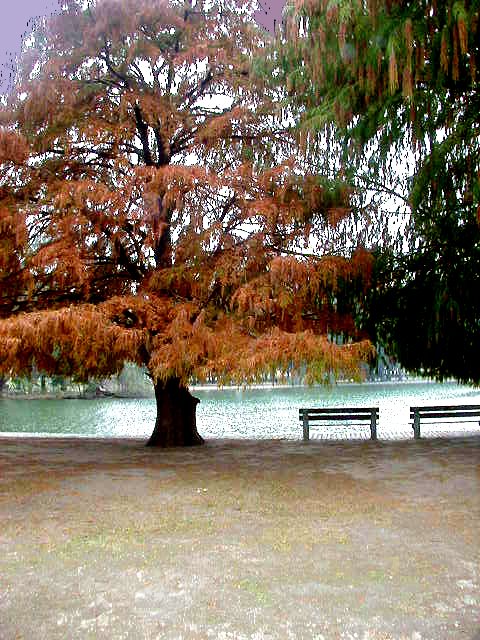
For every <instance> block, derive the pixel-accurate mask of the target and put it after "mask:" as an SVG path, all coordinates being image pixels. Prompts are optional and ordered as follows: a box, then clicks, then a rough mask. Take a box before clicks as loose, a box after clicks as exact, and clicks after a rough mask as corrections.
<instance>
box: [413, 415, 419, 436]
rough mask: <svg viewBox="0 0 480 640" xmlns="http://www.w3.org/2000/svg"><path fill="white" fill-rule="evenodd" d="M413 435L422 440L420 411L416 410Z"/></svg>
mask: <svg viewBox="0 0 480 640" xmlns="http://www.w3.org/2000/svg"><path fill="white" fill-rule="evenodd" d="M413 437H414V438H415V440H420V413H419V412H418V411H415V413H414V416H413Z"/></svg>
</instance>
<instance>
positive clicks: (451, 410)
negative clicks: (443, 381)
mask: <svg viewBox="0 0 480 640" xmlns="http://www.w3.org/2000/svg"><path fill="white" fill-rule="evenodd" d="M479 417H480V404H459V405H450V406H448V407H446V406H428V407H410V420H411V421H412V429H413V437H414V438H416V439H418V438H420V421H421V420H429V421H435V422H441V423H450V424H451V423H453V422H478V423H479V424H480V421H479Z"/></svg>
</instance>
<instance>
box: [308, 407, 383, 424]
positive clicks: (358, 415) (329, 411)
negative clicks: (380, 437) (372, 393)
mask: <svg viewBox="0 0 480 640" xmlns="http://www.w3.org/2000/svg"><path fill="white" fill-rule="evenodd" d="M372 414H373V415H374V416H375V418H376V419H377V420H378V407H322V408H320V409H300V410H299V418H300V420H303V419H304V418H307V419H308V420H309V422H311V421H315V420H365V421H366V420H371V418H372Z"/></svg>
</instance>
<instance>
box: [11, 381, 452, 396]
mask: <svg viewBox="0 0 480 640" xmlns="http://www.w3.org/2000/svg"><path fill="white" fill-rule="evenodd" d="M443 382H444V383H445V384H453V383H456V382H457V381H456V380H453V379H452V380H444V381H443ZM405 384H441V383H439V382H438V381H436V380H433V379H431V378H398V379H389V380H365V381H362V382H355V381H353V380H338V381H337V382H334V383H333V384H330V385H321V384H317V385H308V384H301V383H295V384H291V383H282V382H268V383H259V384H251V385H220V386H219V385H216V384H213V383H212V384H195V385H190V386H189V389H190V391H193V392H195V391H249V390H252V389H308V388H312V387H320V388H324V387H328V386H331V387H334V386H349V385H351V386H358V385H392V386H395V385H405ZM458 384H461V383H458ZM2 398H6V399H8V400H105V399H117V400H152V399H155V395H154V393H153V389H152V393H151V394H146V393H145V394H138V393H137V394H134V393H131V394H130V393H115V392H108V393H104V394H102V393H100V394H98V395H97V394H95V393H81V392H78V393H75V392H72V391H65V392H55V393H53V392H52V393H15V392H11V391H3V392H1V393H0V399H2Z"/></svg>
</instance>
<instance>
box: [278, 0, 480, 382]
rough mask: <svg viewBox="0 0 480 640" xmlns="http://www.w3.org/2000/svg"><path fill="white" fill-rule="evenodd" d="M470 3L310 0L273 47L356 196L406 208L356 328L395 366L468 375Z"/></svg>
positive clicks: (472, 176) (475, 80) (475, 176)
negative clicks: (333, 146) (331, 143)
mask: <svg viewBox="0 0 480 640" xmlns="http://www.w3.org/2000/svg"><path fill="white" fill-rule="evenodd" d="M479 12H480V2H479V1H478V0H465V1H463V0H446V1H442V2H437V1H436V0H412V1H411V2H403V1H401V0H369V1H368V2H357V1H356V0H338V1H334V2H332V1H327V0H308V1H307V0H305V1H303V2H299V3H296V4H295V7H290V10H289V16H288V19H287V26H286V36H287V37H286V40H284V42H283V44H282V45H281V47H280V49H281V61H282V68H283V72H284V78H285V82H286V85H287V88H288V90H289V91H290V93H291V94H292V99H293V100H295V101H298V100H299V99H300V101H301V104H302V106H303V108H304V111H305V112H304V119H303V126H304V127H305V129H306V130H308V131H310V132H312V131H313V132H320V133H323V134H325V133H327V134H328V135H329V136H330V139H335V141H336V143H337V144H338V145H339V147H340V148H341V154H342V159H343V164H344V167H345V172H346V174H348V175H349V177H350V179H351V181H352V185H353V186H354V187H355V189H356V198H357V200H356V201H357V203H359V206H361V205H362V204H365V202H367V201H370V202H371V201H372V198H373V199H374V200H375V202H376V203H381V205H382V206H383V208H384V210H387V211H388V210H390V212H392V213H390V214H389V215H391V216H392V217H393V213H398V212H400V213H401V214H402V215H405V220H406V223H405V224H404V225H402V227H401V234H400V235H399V236H398V237H397V243H396V244H394V243H392V244H391V246H390V248H388V250H386V251H385V252H383V250H381V248H380V247H378V251H377V257H378V261H377V265H376V273H377V285H376V287H375V288H374V289H372V291H371V296H369V297H368V298H367V299H366V300H364V301H363V304H364V307H363V312H362V321H363V322H364V326H368V328H369V330H370V331H371V333H372V337H373V338H374V339H380V340H382V341H383V342H384V343H386V345H387V347H388V348H389V350H390V352H391V353H392V355H397V356H398V357H399V358H400V360H401V362H402V364H403V365H404V366H407V367H408V368H410V369H412V370H416V371H423V372H424V373H428V374H430V375H434V376H436V377H439V378H443V377H446V376H454V377H456V378H458V379H460V380H468V381H474V382H478V381H480V358H479V357H478V356H479V349H478V347H476V344H477V335H478V330H479V328H480V299H479V298H478V295H477V292H478V291H479V273H480V228H479V227H480V91H479V80H480V76H479V68H478V64H479V59H480V27H479V19H480V16H479ZM386 223H387V226H388V220H387V221H386ZM384 247H385V245H384ZM365 305H366V306H365Z"/></svg>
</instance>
